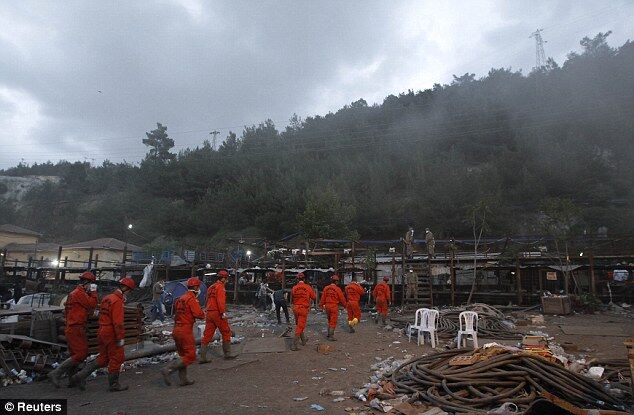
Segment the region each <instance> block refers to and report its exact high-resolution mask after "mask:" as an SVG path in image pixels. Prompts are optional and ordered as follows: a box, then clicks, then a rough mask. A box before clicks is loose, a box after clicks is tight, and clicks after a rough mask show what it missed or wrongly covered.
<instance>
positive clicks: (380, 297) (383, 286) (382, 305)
mask: <svg viewBox="0 0 634 415" xmlns="http://www.w3.org/2000/svg"><path fill="white" fill-rule="evenodd" d="M372 296H373V297H374V301H376V311H377V312H378V313H379V314H380V315H382V316H383V317H387V306H388V305H389V304H390V298H391V296H390V286H389V285H387V283H386V282H385V281H383V282H380V283H378V284H377V285H376V286H375V287H374V290H373V291H372Z"/></svg>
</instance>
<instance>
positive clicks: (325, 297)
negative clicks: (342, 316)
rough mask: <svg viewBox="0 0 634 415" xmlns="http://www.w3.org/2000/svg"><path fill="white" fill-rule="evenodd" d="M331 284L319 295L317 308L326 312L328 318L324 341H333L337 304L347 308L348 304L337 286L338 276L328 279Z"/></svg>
mask: <svg viewBox="0 0 634 415" xmlns="http://www.w3.org/2000/svg"><path fill="white" fill-rule="evenodd" d="M330 281H331V283H330V284H329V285H326V287H324V291H323V292H322V293H321V300H320V301H319V307H321V308H322V309H323V310H325V311H326V315H327V316H328V335H327V336H326V339H328V340H330V341H335V340H337V339H335V329H336V328H337V317H339V304H341V305H342V306H344V307H347V305H348V303H347V302H346V298H345V297H344V296H343V291H341V288H339V286H338V285H337V283H338V282H339V275H337V274H334V275H333V276H332V277H330Z"/></svg>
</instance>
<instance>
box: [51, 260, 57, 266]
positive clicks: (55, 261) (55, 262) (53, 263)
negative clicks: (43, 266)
mask: <svg viewBox="0 0 634 415" xmlns="http://www.w3.org/2000/svg"><path fill="white" fill-rule="evenodd" d="M51 265H52V266H54V267H56V266H58V265H59V261H58V260H54V261H51Z"/></svg>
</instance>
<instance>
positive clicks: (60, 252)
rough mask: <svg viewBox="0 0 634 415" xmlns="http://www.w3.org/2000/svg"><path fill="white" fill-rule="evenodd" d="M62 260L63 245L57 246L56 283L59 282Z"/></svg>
mask: <svg viewBox="0 0 634 415" xmlns="http://www.w3.org/2000/svg"><path fill="white" fill-rule="evenodd" d="M61 262H62V246H61V245H60V246H59V247H58V248H57V270H55V285H57V284H58V283H59V266H60V265H61Z"/></svg>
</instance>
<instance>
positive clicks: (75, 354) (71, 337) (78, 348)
mask: <svg viewBox="0 0 634 415" xmlns="http://www.w3.org/2000/svg"><path fill="white" fill-rule="evenodd" d="M95 307H97V292H95V291H92V292H90V293H87V292H86V289H85V288H84V286H83V285H78V286H77V288H75V289H74V290H73V291H71V293H70V294H68V299H67V300H66V309H65V314H66V330H65V331H64V334H65V335H66V342H67V343H68V349H69V350H70V357H71V359H73V362H75V363H76V364H79V363H81V362H83V361H84V360H85V359H86V357H87V356H88V337H87V336H86V322H87V321H88V316H89V315H90V314H92V313H93V311H94V309H95Z"/></svg>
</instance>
